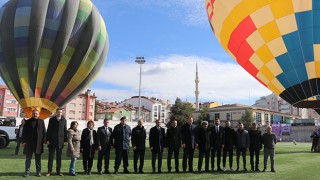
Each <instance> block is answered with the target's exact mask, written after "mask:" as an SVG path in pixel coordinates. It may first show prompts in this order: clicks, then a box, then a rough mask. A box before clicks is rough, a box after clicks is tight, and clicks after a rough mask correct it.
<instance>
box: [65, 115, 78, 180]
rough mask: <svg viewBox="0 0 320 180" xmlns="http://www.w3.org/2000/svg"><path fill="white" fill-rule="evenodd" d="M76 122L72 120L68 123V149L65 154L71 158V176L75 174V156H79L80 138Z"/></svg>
mask: <svg viewBox="0 0 320 180" xmlns="http://www.w3.org/2000/svg"><path fill="white" fill-rule="evenodd" d="M77 127H78V122H77V121H72V122H71V124H70V128H69V129H68V149H67V156H68V157H70V158H71V162H70V169H69V174H70V175H71V176H75V175H76V172H75V165H76V161H77V158H79V157H80V140H81V135H80V132H79V130H78V129H77Z"/></svg>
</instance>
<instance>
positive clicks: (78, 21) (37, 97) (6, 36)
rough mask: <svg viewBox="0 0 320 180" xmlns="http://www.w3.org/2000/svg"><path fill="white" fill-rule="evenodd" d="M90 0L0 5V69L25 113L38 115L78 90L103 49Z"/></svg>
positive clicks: (104, 39) (103, 35)
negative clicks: (37, 109)
mask: <svg viewBox="0 0 320 180" xmlns="http://www.w3.org/2000/svg"><path fill="white" fill-rule="evenodd" d="M108 46H109V43H108V35H107V32H106V27H105V24H104V21H103V19H102V17H101V15H100V14H99V12H98V10H97V9H96V7H95V6H94V5H93V4H92V2H91V1H90V0H72V1H71V0H10V1H8V2H7V3H6V4H5V5H4V6H3V7H1V9H0V75H1V77H2V79H3V80H4V82H5V83H6V85H7V86H8V87H9V89H10V91H11V92H12V93H13V94H14V96H15V98H16V99H17V100H18V102H19V103H20V105H21V106H22V108H23V110H24V112H25V113H26V115H27V116H28V117H31V115H32V110H33V109H34V108H40V109H41V112H40V118H46V117H48V116H50V115H51V113H53V112H55V110H56V109H57V108H58V107H59V106H62V105H63V104H65V103H67V102H68V101H69V100H71V99H72V98H73V97H75V96H76V95H78V93H80V92H81V91H83V90H84V89H85V88H86V87H87V86H88V85H89V84H90V83H91V82H92V81H93V80H94V78H95V77H96V76H97V74H98V72H99V71H100V70H101V68H102V67H103V65H104V63H105V61H106V56H107V51H108Z"/></svg>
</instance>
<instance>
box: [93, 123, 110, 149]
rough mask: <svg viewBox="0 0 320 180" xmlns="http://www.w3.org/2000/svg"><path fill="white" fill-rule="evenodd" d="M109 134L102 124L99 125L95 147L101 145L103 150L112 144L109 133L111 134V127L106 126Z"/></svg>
mask: <svg viewBox="0 0 320 180" xmlns="http://www.w3.org/2000/svg"><path fill="white" fill-rule="evenodd" d="M108 131H109V134H108V133H107V131H106V129H105V127H104V126H101V127H99V128H98V130H97V140H98V141H97V147H99V146H101V150H104V149H106V148H108V149H110V147H111V146H112V145H113V142H112V138H111V134H112V128H111V127H108Z"/></svg>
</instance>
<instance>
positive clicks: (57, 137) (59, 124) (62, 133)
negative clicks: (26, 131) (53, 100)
mask: <svg viewBox="0 0 320 180" xmlns="http://www.w3.org/2000/svg"><path fill="white" fill-rule="evenodd" d="M67 134H68V132H67V120H66V119H65V118H64V117H62V109H60V108H58V109H57V111H56V114H55V116H53V117H51V118H50V119H49V125H48V130H47V144H48V148H49V157H48V173H47V174H46V176H51V173H52V165H53V158H54V154H55V153H56V170H57V174H58V175H59V176H63V174H62V173H61V172H60V169H61V154H62V149H63V145H64V142H67Z"/></svg>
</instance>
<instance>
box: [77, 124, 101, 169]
mask: <svg viewBox="0 0 320 180" xmlns="http://www.w3.org/2000/svg"><path fill="white" fill-rule="evenodd" d="M93 127H94V122H93V121H88V123H87V128H85V129H84V130H83V131H82V135H81V152H82V157H83V169H84V172H85V173H86V174H88V175H90V174H91V169H92V164H93V158H94V154H95V150H96V149H97V132H96V130H94V129H93Z"/></svg>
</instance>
